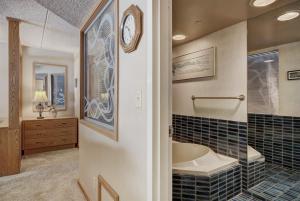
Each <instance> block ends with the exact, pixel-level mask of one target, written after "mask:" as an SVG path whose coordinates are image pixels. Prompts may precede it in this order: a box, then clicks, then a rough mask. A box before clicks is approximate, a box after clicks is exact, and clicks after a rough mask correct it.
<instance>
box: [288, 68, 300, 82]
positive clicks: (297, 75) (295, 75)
mask: <svg viewBox="0 0 300 201" xmlns="http://www.w3.org/2000/svg"><path fill="white" fill-rule="evenodd" d="M287 79H288V80H300V70H293V71H288V72H287Z"/></svg>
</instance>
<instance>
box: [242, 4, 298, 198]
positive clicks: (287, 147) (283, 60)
mask: <svg viewBox="0 0 300 201" xmlns="http://www.w3.org/2000/svg"><path fill="white" fill-rule="evenodd" d="M299 8H300V1H292V3H290V4H287V5H285V6H282V7H280V8H277V9H274V10H271V11H269V12H266V13H264V14H263V15H260V16H258V17H255V18H252V19H249V20H248V144H249V145H250V146H251V147H253V148H254V149H253V150H256V152H258V153H260V158H257V159H256V160H249V159H248V171H249V172H251V175H248V177H249V178H248V179H249V182H248V186H247V187H248V191H249V192H250V193H251V194H253V195H255V196H256V197H259V198H261V199H262V200H296V199H299V191H295V190H294V189H300V174H299V172H297V171H298V170H299V169H300V93H299V90H300V76H297V72H299V70H300V18H299V17H295V18H291V19H289V20H286V21H282V19H281V18H279V16H281V15H282V14H284V13H287V12H289V11H295V12H298V13H299V11H297V10H299ZM248 155H249V151H248ZM290 181H292V183H293V185H292V186H291V185H290V183H289V182H290ZM278 186H281V188H277V187H278ZM275 191H276V193H274V192H275ZM291 193H292V194H294V195H295V197H293V196H290V195H291Z"/></svg>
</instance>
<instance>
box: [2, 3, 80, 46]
mask: <svg viewBox="0 0 300 201" xmlns="http://www.w3.org/2000/svg"><path fill="white" fill-rule="evenodd" d="M49 2H50V1H49ZM51 2H60V1H51ZM6 17H13V18H17V19H21V20H22V23H21V42H22V45H25V46H31V47H42V48H48V49H54V50H62V51H68V52H74V51H77V50H78V48H79V29H78V28H77V27H75V26H73V25H71V24H70V23H69V22H67V21H66V20H64V19H63V18H61V17H59V16H58V15H56V14H55V13H54V12H52V11H51V10H50V9H49V10H48V8H46V7H44V6H43V5H41V4H39V3H37V2H36V1H35V0H0V23H1V24H2V27H5V26H7V25H5V24H7V21H6ZM0 34H1V35H2V36H1V35H0V39H1V40H4V39H6V38H7V37H6V36H3V34H5V32H3V31H2V32H0Z"/></svg>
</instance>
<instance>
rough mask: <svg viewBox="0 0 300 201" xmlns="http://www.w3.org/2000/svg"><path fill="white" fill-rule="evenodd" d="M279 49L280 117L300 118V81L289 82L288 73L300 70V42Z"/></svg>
mask: <svg viewBox="0 0 300 201" xmlns="http://www.w3.org/2000/svg"><path fill="white" fill-rule="evenodd" d="M278 49H279V115H287V116H300V93H299V92H300V80H292V81H289V80H287V71H291V70H300V56H299V55H300V42H295V43H289V44H286V45H281V46H279V47H278Z"/></svg>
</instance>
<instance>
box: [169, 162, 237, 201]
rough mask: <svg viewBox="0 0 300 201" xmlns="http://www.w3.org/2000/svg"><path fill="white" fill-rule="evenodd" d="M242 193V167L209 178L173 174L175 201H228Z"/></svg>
mask: <svg viewBox="0 0 300 201" xmlns="http://www.w3.org/2000/svg"><path fill="white" fill-rule="evenodd" d="M240 192H241V166H240V165H237V166H235V167H231V168H229V169H227V170H224V171H222V172H219V173H216V174H213V175H211V176H208V177H207V176H194V175H186V174H181V173H173V201H217V200H219V201H221V200H224V201H226V200H229V199H230V198H232V197H234V196H236V195H238V194H239V193H240Z"/></svg>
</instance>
